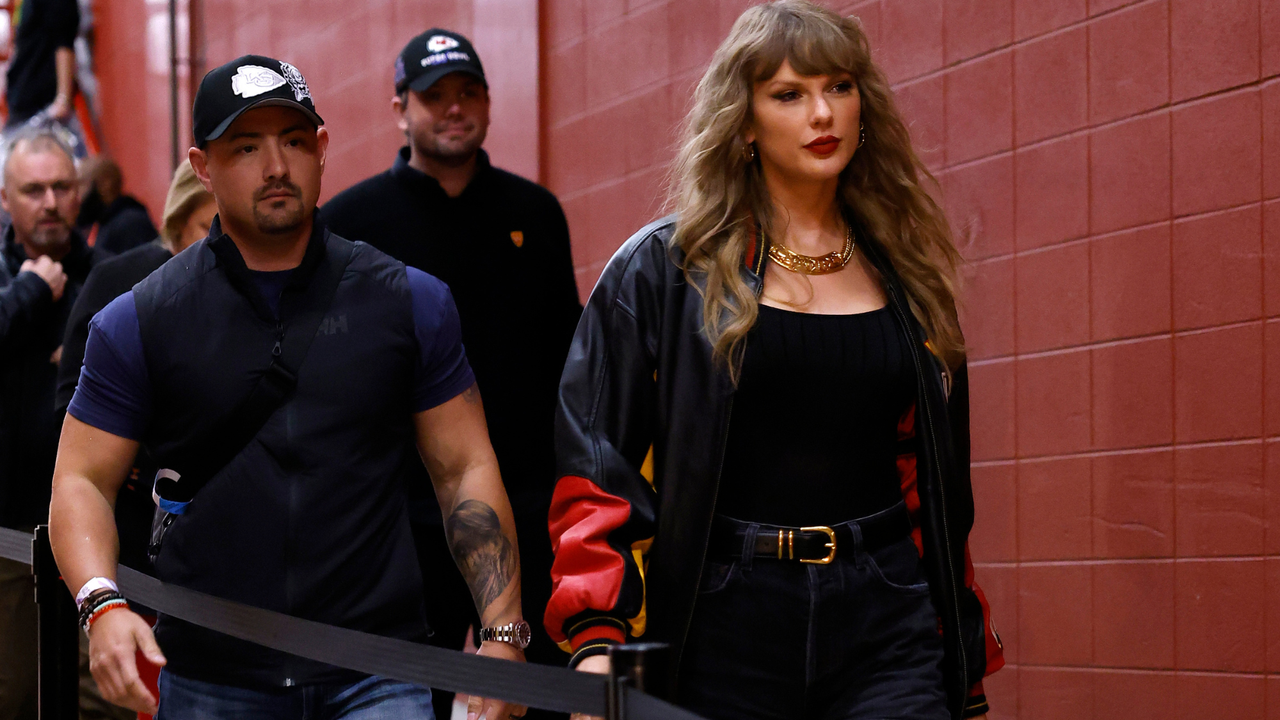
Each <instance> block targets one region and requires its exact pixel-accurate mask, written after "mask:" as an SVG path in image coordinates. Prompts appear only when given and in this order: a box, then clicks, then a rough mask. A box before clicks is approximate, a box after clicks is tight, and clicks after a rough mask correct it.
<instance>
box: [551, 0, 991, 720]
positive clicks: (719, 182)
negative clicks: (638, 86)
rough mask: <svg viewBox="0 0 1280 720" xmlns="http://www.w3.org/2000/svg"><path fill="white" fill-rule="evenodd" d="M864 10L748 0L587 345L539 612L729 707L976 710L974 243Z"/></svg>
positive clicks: (581, 653)
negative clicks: (661, 211)
mask: <svg viewBox="0 0 1280 720" xmlns="http://www.w3.org/2000/svg"><path fill="white" fill-rule="evenodd" d="M934 185H935V183H934V182H933V178H932V177H931V176H930V174H929V172H928V171H927V170H926V169H925V167H924V165H923V164H922V163H921V162H920V160H919V158H918V157H917V155H916V153H915V151H914V150H913V149H912V146H911V140H910V135H909V133H908V130H907V127H906V125H905V124H904V123H903V121H902V118H901V116H900V115H899V113H898V110H897V108H896V107H895V105H894V101H893V94H892V92H891V91H890V89H889V84H888V82H887V80H886V79H885V77H884V74H883V73H882V72H881V71H880V69H879V68H877V67H876V65H875V64H874V63H873V62H872V61H871V57H870V52H869V50H868V47H867V40H866V36H865V35H864V33H863V31H862V28H861V26H860V24H859V22H858V21H857V20H856V19H855V18H843V17H840V16H839V15H837V14H835V13H832V12H830V11H828V10H825V9H823V8H821V7H818V6H816V5H813V4H810V3H807V2H795V1H790V2H772V3H768V4H765V5H760V6H757V7H753V8H751V9H749V10H747V11H746V12H745V13H743V15H742V16H741V17H740V18H739V19H738V21H737V23H736V24H735V25H734V27H733V29H732V31H731V32H730V34H729V37H728V38H727V39H725V41H724V42H723V43H722V44H721V45H720V47H719V49H717V50H716V52H715V54H714V56H713V57H712V59H711V64H710V67H709V68H708V69H707V71H706V74H705V75H704V76H703V78H702V81H701V82H700V83H699V84H698V87H697V90H696V92H695V94H694V98H693V105H692V109H691V111H690V113H689V117H688V120H687V125H686V129H685V132H684V137H683V141H682V144H681V147H680V150H679V154H678V157H677V159H676V163H675V166H674V171H673V177H672V194H671V205H672V206H673V207H674V209H675V214H674V215H673V216H672V217H669V218H666V219H663V220H659V221H657V222H655V223H653V224H651V225H649V226H647V227H645V228H643V229H642V230H640V231H639V232H638V233H636V234H635V235H634V236H633V237H632V238H631V239H630V240H628V241H627V242H626V243H625V244H624V245H623V246H622V248H621V249H619V250H618V252H617V254H616V255H615V256H614V257H613V259H612V260H611V261H610V262H609V265H608V266H607V267H606V268H605V270H604V273H603V275H602V276H601V278H600V281H599V283H598V284H597V286H596V288H595V290H594V291H593V292H592V295H591V298H590V301H589V302H588V306H587V309H586V312H585V314H584V315H583V319H582V322H581V323H580V324H579V326H578V331H577V335H576V336H575V339H574V344H573V348H572V350H571V352H570V355H569V360H568V363H567V364H566V367H565V371H564V376H563V379H562V381H561V388H560V405H559V411H558V416H557V427H556V432H557V435H556V445H557V447H556V450H557V466H558V469H557V473H558V476H559V478H558V480H557V483H556V489H555V495H554V499H553V502H552V509H551V517H550V525H551V537H552V543H553V546H554V548H555V551H556V559H555V564H554V568H553V571H552V575H553V582H554V591H553V594H552V599H551V603H550V604H549V605H548V607H547V612H546V618H545V620H546V624H547V628H548V630H549V632H550V633H551V635H552V637H554V638H556V639H557V640H559V641H563V643H564V646H565V648H566V649H567V650H571V651H572V652H573V653H574V655H573V664H574V665H575V666H577V667H578V668H579V669H580V670H586V671H595V672H603V671H606V670H607V668H608V657H607V652H608V648H609V646H611V645H613V644H616V643H621V642H627V641H628V640H629V639H633V638H643V639H644V640H646V641H659V642H665V643H669V644H670V645H671V646H672V656H671V658H670V660H671V662H670V672H671V678H670V679H671V680H672V681H673V683H674V685H673V688H674V692H675V697H676V699H677V701H678V702H679V703H681V704H682V705H684V706H685V707H687V708H689V709H691V710H693V711H695V712H697V713H700V714H702V715H704V716H706V717H708V718H791V717H797V718H798V717H805V718H829V719H831V720H836V719H845V718H850V719H854V718H856V719H862V718H866V719H868V720H869V719H871V718H909V719H912V720H916V719H919V720H926V719H928V720H941V719H942V718H961V717H976V716H981V715H983V714H985V712H986V710H987V703H986V699H985V696H984V694H983V690H982V682H981V681H982V678H983V677H984V675H986V674H989V673H991V672H993V671H995V670H996V669H998V668H999V667H1000V666H1001V665H1002V664H1003V658H1002V655H1001V646H1000V641H999V637H998V635H996V632H995V625H994V623H992V621H991V619H990V616H989V612H988V610H987V605H986V602H985V599H984V598H983V595H982V591H981V590H980V589H979V588H978V586H977V585H976V584H975V583H974V582H973V569H972V565H971V563H970V560H969V553H968V549H967V540H968V534H969V530H970V528H971V527H972V525H973V515H974V511H973V493H972V489H971V486H970V482H969V451H968V446H969V436H968V383H967V374H966V372H965V364H964V341H963V337H962V335H961V332H960V328H959V324H958V320H957V317H956V311H955V289H954V288H955V275H956V269H957V265H958V264H959V262H960V257H959V254H958V253H957V251H956V249H955V246H954V244H953V242H952V236H951V231H950V229H949V227H948V224H947V220H946V218H945V217H944V215H943V212H942V210H941V208H940V207H939V206H938V203H937V202H936V201H935V200H934V198H933V197H932V196H931V195H930V193H929V190H930V188H932V187H933V186H934Z"/></svg>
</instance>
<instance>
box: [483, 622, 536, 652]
mask: <svg viewBox="0 0 1280 720" xmlns="http://www.w3.org/2000/svg"><path fill="white" fill-rule="evenodd" d="M532 639H533V630H532V629H531V628H530V627H529V623H527V622H525V621H523V620H517V621H516V622H511V623H507V624H506V625H498V626H497V627H487V628H485V629H483V630H481V631H480V642H504V643H508V644H510V645H515V646H516V647H517V648H520V649H521V650H523V649H525V648H527V647H529V641H530V640H532Z"/></svg>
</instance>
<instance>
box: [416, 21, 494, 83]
mask: <svg viewBox="0 0 1280 720" xmlns="http://www.w3.org/2000/svg"><path fill="white" fill-rule="evenodd" d="M454 72H462V73H467V74H468V75H474V76H475V77H478V78H480V82H482V83H484V86H485V87H486V88H487V87H489V81H488V80H485V78H484V67H483V66H481V65H480V56H479V55H476V49H475V48H474V47H472V45H471V41H470V40H468V39H466V38H465V37H463V36H461V35H459V34H458V33H456V32H452V31H450V30H441V29H440V28H432V29H430V30H428V31H426V32H424V33H422V34H421V35H419V36H418V37H416V38H414V39H412V40H410V41H409V44H408V45H405V46H404V50H401V51H400V57H398V58H396V92H397V93H401V92H404V91H405V90H412V91H414V92H422V91H423V90H426V89H427V88H429V87H431V86H432V85H435V84H436V81H437V80H439V79H440V78H442V77H444V76H445V75H448V74H449V73H454Z"/></svg>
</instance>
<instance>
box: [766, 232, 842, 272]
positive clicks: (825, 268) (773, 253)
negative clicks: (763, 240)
mask: <svg viewBox="0 0 1280 720" xmlns="http://www.w3.org/2000/svg"><path fill="white" fill-rule="evenodd" d="M852 257H853V228H852V227H850V228H849V232H848V234H846V235H845V237H844V248H843V249H842V250H841V251H840V252H838V253H836V252H829V253H827V254H826V255H819V256H818V257H814V256H812V255H801V254H800V253H798V252H795V251H793V250H791V249H790V248H788V247H787V246H786V245H783V244H782V243H776V242H775V243H770V244H769V259H771V260H773V261H774V262H776V263H778V264H779V265H781V266H782V267H784V268H786V269H788V270H790V271H791V272H798V273H802V274H804V275H826V274H828V273H833V272H836V271H838V270H841V269H843V268H844V266H845V265H846V264H848V262H849V259H850V258H852Z"/></svg>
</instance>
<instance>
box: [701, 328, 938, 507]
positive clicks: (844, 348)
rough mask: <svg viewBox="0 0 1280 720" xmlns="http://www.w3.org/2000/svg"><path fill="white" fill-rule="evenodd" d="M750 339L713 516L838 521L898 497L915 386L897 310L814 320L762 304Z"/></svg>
mask: <svg viewBox="0 0 1280 720" xmlns="http://www.w3.org/2000/svg"><path fill="white" fill-rule="evenodd" d="M746 342H747V344H746V351H745V353H744V355H743V362H742V374H741V376H740V380H739V383H738V389H737V392H736V394H735V395H734V400H733V412H732V415H731V417H730V420H729V437H728V441H727V443H728V444H727V446H726V448H725V461H724V469H723V472H722V473H721V481H720V492H719V499H718V501H717V507H716V511H717V512H718V513H720V514H723V515H728V516H730V517H733V518H737V519H739V520H747V521H751V522H760V523H769V524H773V525H792V526H804V525H834V524H837V523H841V522H844V521H846V520H853V519H855V518H860V517H865V516H867V515H871V514H872V513H875V512H878V511H880V510H884V509H886V508H889V507H892V506H893V505H895V504H896V503H898V502H900V501H901V500H902V491H901V489H900V483H899V479H898V472H897V455H898V434H897V433H898V421H899V420H900V419H901V417H902V415H903V413H905V412H906V410H907V409H908V408H909V407H910V406H911V404H912V403H913V402H915V397H916V383H915V372H914V370H913V369H912V364H911V361H910V352H911V348H910V347H909V346H907V344H906V343H907V340H906V338H905V337H904V335H903V333H902V332H901V331H900V330H899V329H898V326H897V323H896V322H895V321H894V318H893V313H892V312H891V311H890V310H889V308H887V307H885V308H881V309H879V310H873V311H871V312H866V313H859V314H856V315H814V314H809V313H799V312H792V311H788V310H781V309H778V308H774V307H769V306H766V305H761V306H760V316H759V319H758V320H757V321H756V324H755V326H754V327H753V328H752V329H751V332H750V333H749V334H748V336H747V341H746Z"/></svg>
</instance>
